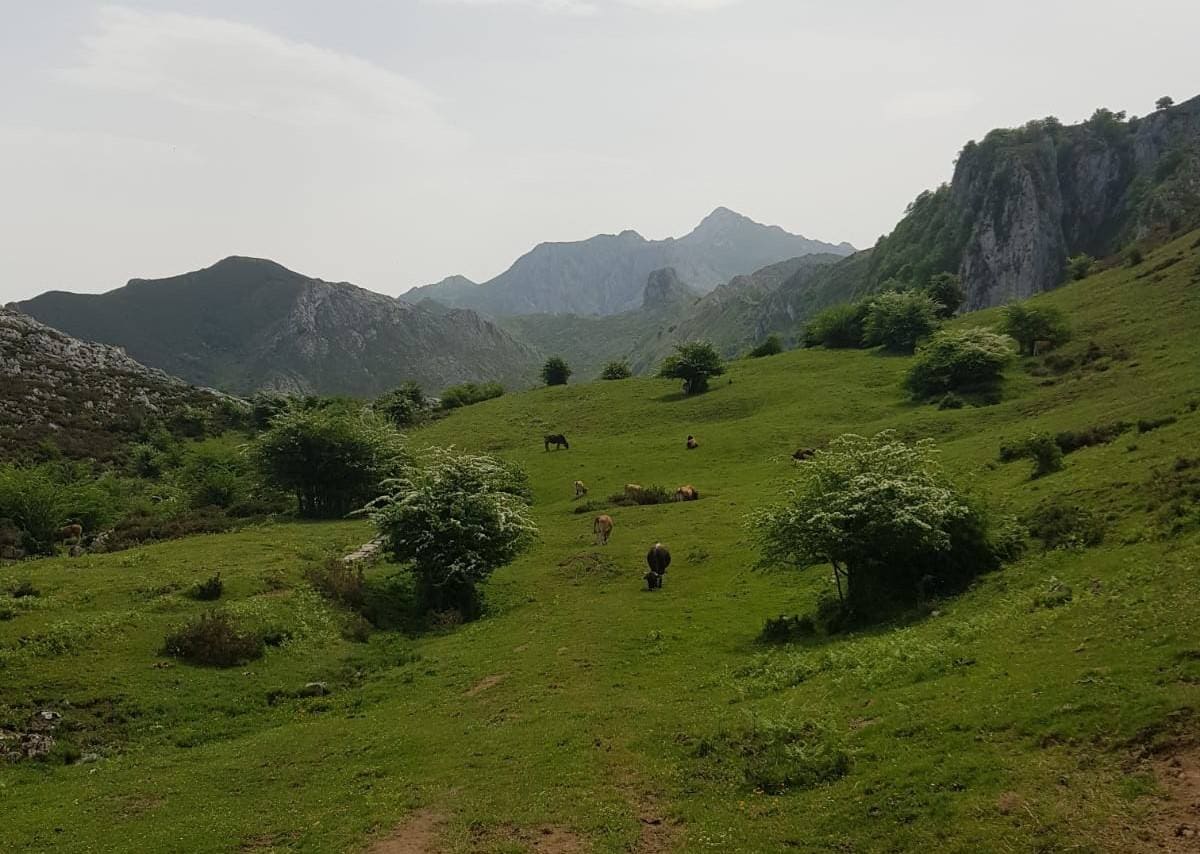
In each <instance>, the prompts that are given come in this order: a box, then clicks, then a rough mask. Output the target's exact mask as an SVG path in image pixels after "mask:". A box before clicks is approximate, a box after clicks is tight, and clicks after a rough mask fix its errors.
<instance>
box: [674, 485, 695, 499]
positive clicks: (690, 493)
mask: <svg viewBox="0 0 1200 854" xmlns="http://www.w3.org/2000/svg"><path fill="white" fill-rule="evenodd" d="M699 497H700V493H699V492H697V491H696V487H694V486H692V485H691V484H690V483H689V484H687V485H686V486H681V487H679V489H677V490H675V500H676V501H695V500H696V499H698V498H699Z"/></svg>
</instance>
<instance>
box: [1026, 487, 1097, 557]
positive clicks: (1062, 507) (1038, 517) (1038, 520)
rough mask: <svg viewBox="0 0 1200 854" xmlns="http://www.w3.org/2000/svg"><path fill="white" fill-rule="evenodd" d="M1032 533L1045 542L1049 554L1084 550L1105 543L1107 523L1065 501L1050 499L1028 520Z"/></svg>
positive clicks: (1060, 498)
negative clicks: (1068, 550) (1058, 551)
mask: <svg viewBox="0 0 1200 854" xmlns="http://www.w3.org/2000/svg"><path fill="white" fill-rule="evenodd" d="M1025 521H1026V524H1027V525H1028V526H1029V533H1030V534H1032V535H1033V536H1034V537H1036V538H1037V539H1039V540H1041V541H1042V548H1043V549H1044V550H1046V551H1051V550H1053V549H1082V548H1087V547H1088V546H1095V545H1099V544H1100V543H1101V541H1103V539H1104V520H1103V519H1102V518H1101V517H1100V515H1099V514H1097V513H1095V512H1093V511H1092V510H1089V509H1087V508H1086V507H1082V506H1080V505H1078V504H1075V503H1073V502H1072V501H1070V500H1069V499H1067V498H1065V497H1059V496H1056V497H1053V498H1047V499H1045V500H1043V501H1042V502H1040V503H1039V504H1038V505H1037V506H1036V507H1035V508H1034V509H1033V510H1032V511H1031V512H1030V513H1029V515H1028V516H1027V517H1026V520H1025Z"/></svg>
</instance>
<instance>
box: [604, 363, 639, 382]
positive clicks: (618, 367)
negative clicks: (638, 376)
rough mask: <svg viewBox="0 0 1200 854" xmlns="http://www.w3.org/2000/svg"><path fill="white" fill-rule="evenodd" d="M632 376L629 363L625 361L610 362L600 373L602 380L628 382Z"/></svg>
mask: <svg viewBox="0 0 1200 854" xmlns="http://www.w3.org/2000/svg"><path fill="white" fill-rule="evenodd" d="M631 376H633V371H631V370H630V369H629V363H628V362H626V361H625V360H624V359H621V360H618V361H615V362H609V363H608V364H607V365H605V366H604V370H603V371H601V373H600V379H602V380H627V379H629V378H630V377H631Z"/></svg>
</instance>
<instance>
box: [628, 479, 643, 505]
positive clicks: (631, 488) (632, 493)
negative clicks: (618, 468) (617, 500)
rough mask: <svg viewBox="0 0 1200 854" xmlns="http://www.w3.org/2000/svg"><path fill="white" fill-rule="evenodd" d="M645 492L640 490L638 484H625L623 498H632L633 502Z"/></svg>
mask: <svg viewBox="0 0 1200 854" xmlns="http://www.w3.org/2000/svg"><path fill="white" fill-rule="evenodd" d="M645 491H646V490H645V489H643V488H642V485H641V484H640V483H627V484H625V497H626V498H632V499H633V500H635V501H636V500H637V499H638V498H640V497H641V496H642V493H644V492H645Z"/></svg>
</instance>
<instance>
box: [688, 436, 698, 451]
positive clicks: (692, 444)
mask: <svg viewBox="0 0 1200 854" xmlns="http://www.w3.org/2000/svg"><path fill="white" fill-rule="evenodd" d="M699 447H700V443H699V442H697V441H696V437H695V436H688V438H687V449H688V450H689V451H694V450H696V449H697V448H699Z"/></svg>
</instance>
